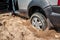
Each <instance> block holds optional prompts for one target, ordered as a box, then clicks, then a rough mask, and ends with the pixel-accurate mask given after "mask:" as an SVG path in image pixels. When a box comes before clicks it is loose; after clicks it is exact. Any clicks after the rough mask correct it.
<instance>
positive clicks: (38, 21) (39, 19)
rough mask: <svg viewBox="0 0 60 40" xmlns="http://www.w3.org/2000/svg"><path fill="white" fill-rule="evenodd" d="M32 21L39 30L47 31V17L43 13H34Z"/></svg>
mask: <svg viewBox="0 0 60 40" xmlns="http://www.w3.org/2000/svg"><path fill="white" fill-rule="evenodd" d="M30 21H31V24H32V25H33V27H34V28H36V29H38V30H45V29H46V28H47V21H46V18H45V16H44V15H43V14H42V13H39V12H35V13H33V15H32V16H31V19H30Z"/></svg>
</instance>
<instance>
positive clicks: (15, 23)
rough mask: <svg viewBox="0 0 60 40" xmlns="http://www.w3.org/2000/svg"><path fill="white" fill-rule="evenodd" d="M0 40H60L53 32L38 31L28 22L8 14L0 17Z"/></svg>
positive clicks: (58, 35)
mask: <svg viewBox="0 0 60 40" xmlns="http://www.w3.org/2000/svg"><path fill="white" fill-rule="evenodd" d="M0 40H60V33H57V32H56V31H55V30H47V31H44V32H43V31H38V30H37V29H34V28H32V25H31V24H30V21H29V20H25V19H23V18H20V17H18V16H14V17H13V16H11V15H10V14H1V15H0Z"/></svg>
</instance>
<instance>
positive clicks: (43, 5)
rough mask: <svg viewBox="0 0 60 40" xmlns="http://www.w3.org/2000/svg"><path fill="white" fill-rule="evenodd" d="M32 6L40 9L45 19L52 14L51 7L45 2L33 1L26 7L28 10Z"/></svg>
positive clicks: (41, 0)
mask: <svg viewBox="0 0 60 40" xmlns="http://www.w3.org/2000/svg"><path fill="white" fill-rule="evenodd" d="M33 6H38V7H41V8H42V9H43V11H44V12H45V14H46V16H47V17H48V16H49V15H50V14H51V12H52V9H51V6H50V4H49V3H48V1H47V0H33V1H31V3H30V4H29V6H28V10H29V9H30V8H31V7H33Z"/></svg>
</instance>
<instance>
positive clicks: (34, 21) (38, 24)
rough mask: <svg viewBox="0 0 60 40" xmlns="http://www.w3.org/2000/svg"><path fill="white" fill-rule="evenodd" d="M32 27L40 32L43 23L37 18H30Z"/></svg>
mask: <svg viewBox="0 0 60 40" xmlns="http://www.w3.org/2000/svg"><path fill="white" fill-rule="evenodd" d="M32 25H33V26H34V27H35V28H37V29H39V30H42V28H43V23H42V21H41V20H40V19H39V18H38V17H33V18H32Z"/></svg>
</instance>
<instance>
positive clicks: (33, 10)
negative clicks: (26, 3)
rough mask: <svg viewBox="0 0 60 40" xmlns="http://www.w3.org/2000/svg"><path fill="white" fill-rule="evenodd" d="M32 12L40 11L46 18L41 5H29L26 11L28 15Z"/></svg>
mask: <svg viewBox="0 0 60 40" xmlns="http://www.w3.org/2000/svg"><path fill="white" fill-rule="evenodd" d="M34 12H40V13H42V14H43V15H44V16H45V17H46V18H47V16H46V14H45V11H44V10H43V9H42V8H41V7H39V6H32V7H30V8H29V11H28V13H29V14H28V16H29V17H31V15H32V14H33V13H34Z"/></svg>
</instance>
